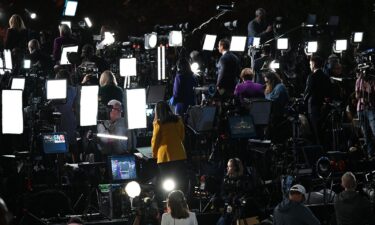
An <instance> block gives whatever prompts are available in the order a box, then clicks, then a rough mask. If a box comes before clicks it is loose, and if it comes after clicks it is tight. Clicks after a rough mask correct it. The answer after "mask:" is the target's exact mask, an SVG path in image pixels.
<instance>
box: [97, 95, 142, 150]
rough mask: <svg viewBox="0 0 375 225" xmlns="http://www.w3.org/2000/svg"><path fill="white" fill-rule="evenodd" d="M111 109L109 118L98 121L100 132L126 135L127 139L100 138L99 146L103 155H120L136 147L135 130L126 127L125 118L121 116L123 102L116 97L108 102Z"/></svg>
mask: <svg viewBox="0 0 375 225" xmlns="http://www.w3.org/2000/svg"><path fill="white" fill-rule="evenodd" d="M108 106H109V107H110V109H111V111H110V113H109V120H105V121H103V122H102V123H98V133H102V134H112V135H118V136H126V137H127V138H128V139H127V140H115V139H110V138H98V148H99V151H100V152H101V153H102V154H103V155H119V154H124V153H127V152H130V151H131V150H132V149H135V146H136V138H135V135H134V132H133V131H131V130H128V129H127V128H126V127H125V119H124V118H122V117H121V112H122V104H121V102H119V101H118V100H116V99H112V100H111V101H109V102H108Z"/></svg>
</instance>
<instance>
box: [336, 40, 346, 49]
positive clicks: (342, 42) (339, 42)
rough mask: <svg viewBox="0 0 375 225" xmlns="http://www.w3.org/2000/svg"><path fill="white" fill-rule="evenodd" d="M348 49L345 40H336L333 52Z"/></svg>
mask: <svg viewBox="0 0 375 225" xmlns="http://www.w3.org/2000/svg"><path fill="white" fill-rule="evenodd" d="M347 47H348V41H347V40H336V44H335V50H336V51H345V50H346V49H347Z"/></svg>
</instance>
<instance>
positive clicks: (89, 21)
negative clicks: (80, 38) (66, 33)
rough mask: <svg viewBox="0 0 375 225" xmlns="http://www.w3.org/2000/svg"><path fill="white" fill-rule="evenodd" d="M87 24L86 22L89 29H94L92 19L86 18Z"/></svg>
mask: <svg viewBox="0 0 375 225" xmlns="http://www.w3.org/2000/svg"><path fill="white" fill-rule="evenodd" d="M85 22H86V25H87V27H89V28H90V27H92V22H91V20H90V18H88V17H85Z"/></svg>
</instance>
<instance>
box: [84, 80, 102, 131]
mask: <svg viewBox="0 0 375 225" xmlns="http://www.w3.org/2000/svg"><path fill="white" fill-rule="evenodd" d="M98 93H99V86H97V85H88V86H86V85H85V86H82V87H81V97H80V125H81V126H94V125H96V124H97V117H98Z"/></svg>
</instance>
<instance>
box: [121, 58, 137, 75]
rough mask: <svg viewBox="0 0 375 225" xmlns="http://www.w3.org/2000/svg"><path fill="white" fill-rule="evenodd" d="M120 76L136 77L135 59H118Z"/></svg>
mask: <svg viewBox="0 0 375 225" xmlns="http://www.w3.org/2000/svg"><path fill="white" fill-rule="evenodd" d="M120 76H122V77H128V76H137V59H136V58H122V59H120Z"/></svg>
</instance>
